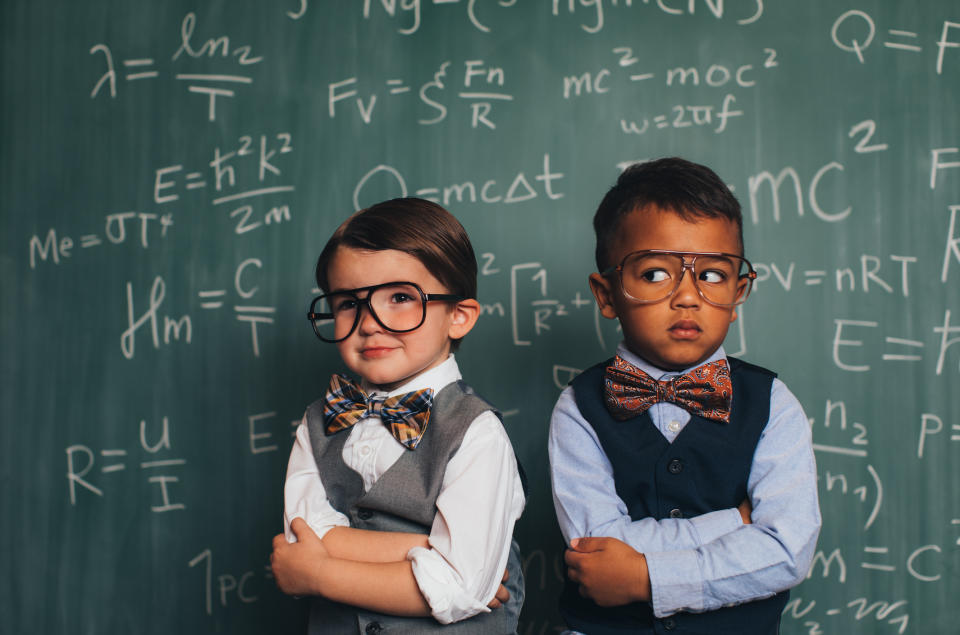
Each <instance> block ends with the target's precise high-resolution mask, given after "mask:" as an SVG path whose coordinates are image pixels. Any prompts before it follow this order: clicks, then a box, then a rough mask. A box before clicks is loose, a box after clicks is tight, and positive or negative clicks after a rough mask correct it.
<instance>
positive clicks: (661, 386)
mask: <svg viewBox="0 0 960 635" xmlns="http://www.w3.org/2000/svg"><path fill="white" fill-rule="evenodd" d="M603 383H604V401H605V403H606V406H607V411H608V412H609V413H610V414H611V415H612V416H613V418H614V419H617V420H618V421H623V420H625V419H629V418H631V417H635V416H637V415H639V414H641V413H642V412H644V411H646V410H647V408H649V407H650V406H652V405H653V404H655V403H658V402H662V401H667V402H670V403H673V404H676V405H678V406H680V407H681V408H683V409H684V410H686V411H688V412H690V413H691V414H695V415H699V416H701V417H703V418H705V419H713V420H716V421H723V422H724V423H729V422H730V403H731V401H732V399H733V386H732V384H731V383H730V369H729V368H728V367H727V360H725V359H720V360H717V361H715V362H710V363H709V364H704V365H703V366H698V367H697V368H694V369H693V370H692V371H690V372H689V373H686V374H683V375H679V376H677V377H674V378H672V379H666V380H664V381H657V380H656V379H654V378H653V377H651V376H650V375H648V374H646V373H645V372H643V371H642V370H640V369H639V368H637V367H636V366H634V365H633V364H631V363H629V362H627V361H626V360H624V359H623V358H621V357H620V356H619V355H617V357H616V358H614V360H613V364H611V365H610V366H608V367H607V370H606V372H605V373H604V377H603Z"/></svg>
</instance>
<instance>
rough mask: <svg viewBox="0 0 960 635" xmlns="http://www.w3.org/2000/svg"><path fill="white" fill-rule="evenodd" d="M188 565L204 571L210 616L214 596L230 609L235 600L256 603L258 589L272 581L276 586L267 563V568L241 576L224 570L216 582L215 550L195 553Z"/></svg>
mask: <svg viewBox="0 0 960 635" xmlns="http://www.w3.org/2000/svg"><path fill="white" fill-rule="evenodd" d="M187 566H188V567H189V568H191V569H193V568H195V567H196V568H197V570H198V571H202V572H203V598H204V612H205V613H206V614H207V615H213V607H214V597H216V598H217V599H218V600H219V602H218V604H219V606H220V607H222V608H228V607H230V606H231V605H232V604H233V603H236V602H239V603H241V604H252V603H254V602H256V601H257V600H259V599H260V596H259V595H258V594H257V592H258V590H259V591H260V592H262V590H263V587H264V585H265V584H267V583H269V586H268V588H273V589H275V587H274V586H273V571H272V570H271V568H270V565H269V564H267V565H265V566H264V567H263V569H261V570H259V571H260V573H259V575H258V573H257V572H258V570H257V569H247V570H245V571H243V572H242V573H240V574H239V575H237V574H234V573H226V572H221V573H219V574H217V576H216V583H214V565H213V550H212V549H210V548H207V549H204V550H203V551H201V552H200V553H198V554H197V555H196V556H194V557H193V558H192V559H191V560H190V561H189V562H188V563H187Z"/></svg>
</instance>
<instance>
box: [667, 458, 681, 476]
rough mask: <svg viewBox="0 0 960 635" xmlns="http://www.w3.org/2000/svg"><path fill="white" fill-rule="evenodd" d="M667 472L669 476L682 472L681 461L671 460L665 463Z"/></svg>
mask: <svg viewBox="0 0 960 635" xmlns="http://www.w3.org/2000/svg"><path fill="white" fill-rule="evenodd" d="M667 471H668V472H670V473H671V474H679V473H680V472H682V471H683V461H681V460H680V459H673V460H672V461H670V462H669V463H667Z"/></svg>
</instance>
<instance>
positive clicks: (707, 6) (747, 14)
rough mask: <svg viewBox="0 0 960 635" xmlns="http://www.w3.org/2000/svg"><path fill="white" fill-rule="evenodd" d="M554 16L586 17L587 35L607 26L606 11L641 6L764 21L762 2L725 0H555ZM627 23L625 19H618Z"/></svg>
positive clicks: (676, 13)
mask: <svg viewBox="0 0 960 635" xmlns="http://www.w3.org/2000/svg"><path fill="white" fill-rule="evenodd" d="M552 2H553V6H552V13H553V15H554V16H561V15H576V16H577V17H580V15H581V14H584V13H585V14H586V15H585V16H584V17H583V19H584V20H588V22H584V23H582V24H581V25H580V28H581V29H583V30H584V31H585V32H587V33H599V32H600V31H602V30H603V27H604V26H605V24H606V20H607V17H606V11H608V10H610V9H619V10H621V11H623V12H626V11H628V10H630V9H631V8H633V7H636V8H635V9H633V10H639V7H640V5H641V4H643V5H647V6H649V7H650V8H651V9H657V10H659V11H660V12H662V13H665V14H667V15H671V16H694V15H697V13H698V12H699V13H706V14H707V15H709V16H712V17H713V18H715V19H717V20H734V21H735V23H736V24H737V25H740V26H743V25H747V24H753V23H754V22H756V21H757V20H759V19H760V18H761V17H763V0H749V1H748V2H737V3H734V4H733V5H732V6H731V5H730V4H725V3H724V1H723V0H702V1H701V0H620V1H619V2H618V0H552ZM618 17H622V18H624V19H626V18H627V16H626V15H623V16H618Z"/></svg>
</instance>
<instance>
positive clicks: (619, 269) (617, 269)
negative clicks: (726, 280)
mask: <svg viewBox="0 0 960 635" xmlns="http://www.w3.org/2000/svg"><path fill="white" fill-rule="evenodd" d="M637 254H644V255H645V254H663V255H670V256H680V258H681V261H682V266H681V268H680V276H679V277H677V283H676V284H675V285H674V286H673V290H672V291H670V293H668V294H667V295H665V296H664V297H662V298H660V299H659V300H641V299H639V298H635V297H633V296H632V295H630V294H629V293H628V292H627V290H626V289H625V288H624V286H623V265H624V264H625V263H626V262H627V259H629V258H630V257H631V256H635V255H637ZM686 256H693V259H692V260H691V261H690V262H689V263H688V262H687V259H686ZM700 256H726V257H728V258H738V259H740V260H742V261H743V262H745V263H746V264H747V268H748V269H749V270H748V271H747V272H746V273H742V274H740V275H739V276H737V280H738V281H739V280H743V279H744V278H746V279H747V280H748V281H749V287H748V288H747V294H746V295H745V296H743V299H742V300H740V301H739V302H737V303H735V304H718V303H716V302H714V301H712V300H710V299H709V298H707V296H706V295H704V293H703V290H702V289H701V288H700V285H699V284H698V283H697V278H696V275H694V273H695V269H694V267H695V265H696V262H697V258H698V257H700ZM687 269H689V270H690V271H691V272H693V273H691V276H692V277H693V286H694V288H695V289H696V290H697V295H699V296H700V297H701V298H703V300H704V302H707V303H708V304H712V305H713V306H716V307H722V308H732V307H735V306H740V305H741V304H743V303H744V302H746V301H747V298H748V297H749V296H750V292H751V291H752V290H753V281H754V280H756V279H757V270H756V269H754V268H753V263H751V262H750V261H749V260H747V259H746V258H745V257H744V256H740V255H738V254H730V253H727V252H724V251H674V250H672V249H638V250H637V251H631V252H630V253H628V254H627V255H626V256H624V257H623V260H621V261H620V264H619V265H615V266H612V267H607V268H606V269H604V270H603V271H602V272H601V273H600V275H602V276H604V277H607V276H609V275H611V274H613V273H617V274H619V276H618V277H619V278H620V291H622V292H623V295H625V296H627V297H628V298H630V299H631V300H633V301H634V302H637V303H639V304H656V303H657V302H663V301H664V300H669V299H670V298H672V297H673V296H674V294H675V293H676V292H677V289H679V288H680V283H681V282H683V276H684V274H686V272H687Z"/></svg>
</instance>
